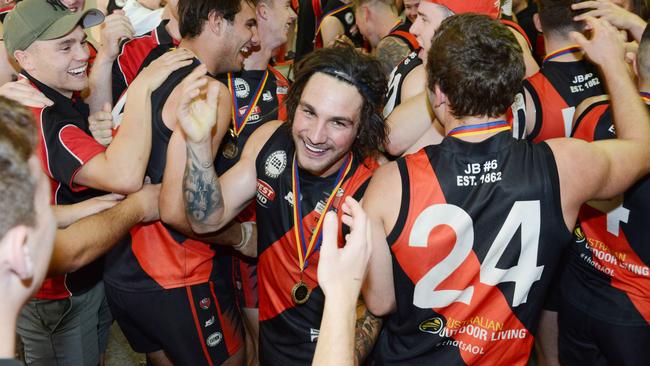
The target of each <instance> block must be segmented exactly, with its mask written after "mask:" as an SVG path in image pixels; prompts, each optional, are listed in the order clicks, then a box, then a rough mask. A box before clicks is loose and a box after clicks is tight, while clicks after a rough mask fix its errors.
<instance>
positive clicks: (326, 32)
mask: <svg viewBox="0 0 650 366" xmlns="http://www.w3.org/2000/svg"><path fill="white" fill-rule="evenodd" d="M320 27H321V28H320V35H321V38H322V39H323V46H324V47H329V46H330V44H334V40H335V39H336V38H337V37H338V36H341V35H343V34H345V29H344V28H343V24H341V22H340V21H339V20H338V19H337V18H336V17H334V16H331V15H328V16H326V17H325V19H323V21H322V22H321V26H320Z"/></svg>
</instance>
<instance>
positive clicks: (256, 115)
mask: <svg viewBox="0 0 650 366" xmlns="http://www.w3.org/2000/svg"><path fill="white" fill-rule="evenodd" d="M247 108H248V105H245V106H243V107H240V108H239V115H240V116H243V115H244V114H245V113H246V109H247ZM260 114H262V108H260V106H258V105H256V106H255V108H253V111H252V112H251V114H250V115H249V116H248V119H247V121H248V122H249V123H253V122H257V121H259V120H260Z"/></svg>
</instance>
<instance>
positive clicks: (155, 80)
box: [131, 48, 206, 91]
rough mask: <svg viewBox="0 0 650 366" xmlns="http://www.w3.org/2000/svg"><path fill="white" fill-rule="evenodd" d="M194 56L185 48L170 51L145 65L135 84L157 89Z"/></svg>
mask: <svg viewBox="0 0 650 366" xmlns="http://www.w3.org/2000/svg"><path fill="white" fill-rule="evenodd" d="M193 57H194V54H193V53H192V52H190V51H189V50H187V49H185V48H177V49H175V50H173V51H169V52H167V53H165V54H164V55H162V56H160V57H158V58H157V59H156V60H154V61H153V62H152V63H151V64H149V66H147V67H145V68H144V69H143V70H142V71H141V72H140V73H139V74H138V76H137V77H136V78H135V80H134V81H133V84H136V85H142V86H145V87H146V88H147V90H149V91H153V90H156V89H158V87H159V86H160V85H162V83H163V82H164V81H165V80H167V78H168V77H169V75H170V74H171V73H172V72H174V71H176V70H178V69H180V68H181V67H184V66H187V65H190V64H191V63H192V58H193ZM205 72H206V71H204V74H205ZM133 84H131V85H132V86H133Z"/></svg>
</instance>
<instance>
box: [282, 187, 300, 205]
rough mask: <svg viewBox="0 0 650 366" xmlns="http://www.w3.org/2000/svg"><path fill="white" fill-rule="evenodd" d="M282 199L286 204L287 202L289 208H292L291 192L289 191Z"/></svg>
mask: <svg viewBox="0 0 650 366" xmlns="http://www.w3.org/2000/svg"><path fill="white" fill-rule="evenodd" d="M300 197H302V196H300ZM284 199H285V200H286V201H287V202H289V205H290V206H291V207H293V192H292V191H289V193H287V195H286V196H284Z"/></svg>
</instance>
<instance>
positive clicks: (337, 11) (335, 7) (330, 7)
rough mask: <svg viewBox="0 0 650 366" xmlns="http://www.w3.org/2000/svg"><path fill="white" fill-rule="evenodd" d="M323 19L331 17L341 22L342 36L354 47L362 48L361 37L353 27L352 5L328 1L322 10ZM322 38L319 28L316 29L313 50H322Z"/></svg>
mask: <svg viewBox="0 0 650 366" xmlns="http://www.w3.org/2000/svg"><path fill="white" fill-rule="evenodd" d="M323 13H324V14H323V19H325V17H327V16H333V17H335V18H336V19H338V20H339V22H341V24H342V25H343V29H344V31H345V32H344V34H345V35H346V36H347V37H348V38H349V39H350V40H351V41H352V42H353V43H354V45H355V47H363V45H364V42H363V36H362V35H361V33H360V32H359V30H358V29H357V28H356V27H355V28H353V27H354V25H355V24H356V21H355V19H354V9H353V8H352V3H350V4H345V3H344V2H342V1H341V0H329V1H328V2H327V5H325V8H324V9H323ZM324 46H327V45H323V38H322V35H321V26H320V25H319V26H318V29H316V37H315V38H314V49H318V48H323V47H324Z"/></svg>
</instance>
